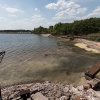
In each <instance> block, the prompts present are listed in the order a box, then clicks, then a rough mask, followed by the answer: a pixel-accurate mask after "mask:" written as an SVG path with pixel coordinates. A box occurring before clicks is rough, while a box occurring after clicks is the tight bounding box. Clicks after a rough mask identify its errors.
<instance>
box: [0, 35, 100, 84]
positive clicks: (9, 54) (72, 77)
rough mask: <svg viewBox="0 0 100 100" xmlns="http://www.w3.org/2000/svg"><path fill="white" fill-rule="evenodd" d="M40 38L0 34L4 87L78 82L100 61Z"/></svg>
mask: <svg viewBox="0 0 100 100" xmlns="http://www.w3.org/2000/svg"><path fill="white" fill-rule="evenodd" d="M57 43H58V40H57V39H55V38H50V37H43V36H40V35H36V34H0V49H1V50H5V51H6V54H5V56H4V59H3V61H2V63H1V64H0V85H1V86H5V85H9V84H13V83H15V84H16V83H18V82H27V81H34V80H49V81H54V82H57V81H61V82H67V81H68V82H75V81H77V80H79V79H81V78H83V77H84V76H83V75H84V72H85V71H86V70H87V68H88V67H91V66H92V65H93V64H95V63H96V62H98V61H99V60H100V54H93V53H91V52H87V51H85V50H82V49H79V48H78V47H74V46H71V45H70V42H66V43H65V42H64V43H62V42H61V44H62V45H60V46H58V45H57Z"/></svg>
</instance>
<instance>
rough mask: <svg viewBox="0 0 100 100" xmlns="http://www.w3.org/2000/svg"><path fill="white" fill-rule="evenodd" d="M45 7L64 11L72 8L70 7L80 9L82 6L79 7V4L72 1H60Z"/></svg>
mask: <svg viewBox="0 0 100 100" xmlns="http://www.w3.org/2000/svg"><path fill="white" fill-rule="evenodd" d="M45 7H46V8H48V9H54V10H56V9H58V10H63V9H66V8H70V7H73V8H79V7H80V5H78V4H76V3H75V2H72V1H68V2H67V1H65V0H58V2H57V3H50V4H48V5H46V6H45Z"/></svg>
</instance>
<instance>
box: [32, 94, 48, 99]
mask: <svg viewBox="0 0 100 100" xmlns="http://www.w3.org/2000/svg"><path fill="white" fill-rule="evenodd" d="M31 98H32V99H33V100H48V98H47V97H45V96H43V94H42V93H40V92H38V93H36V94H32V95H31Z"/></svg>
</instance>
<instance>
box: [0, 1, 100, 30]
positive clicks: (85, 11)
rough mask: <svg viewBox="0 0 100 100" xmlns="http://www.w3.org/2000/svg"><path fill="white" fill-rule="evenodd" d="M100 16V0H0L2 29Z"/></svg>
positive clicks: (33, 26)
mask: <svg viewBox="0 0 100 100" xmlns="http://www.w3.org/2000/svg"><path fill="white" fill-rule="evenodd" d="M90 17H100V0H0V30H3V29H30V30H32V29H34V28H35V27H38V26H44V27H48V26H50V25H54V24H56V23H58V22H64V23H65V22H73V21H74V20H80V19H86V18H90Z"/></svg>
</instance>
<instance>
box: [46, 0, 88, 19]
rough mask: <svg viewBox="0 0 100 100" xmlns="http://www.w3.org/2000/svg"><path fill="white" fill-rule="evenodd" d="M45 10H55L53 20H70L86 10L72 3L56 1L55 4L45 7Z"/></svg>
mask: <svg viewBox="0 0 100 100" xmlns="http://www.w3.org/2000/svg"><path fill="white" fill-rule="evenodd" d="M45 7H46V8H47V9H52V10H57V11H58V12H57V13H56V14H55V16H54V17H53V19H59V20H60V19H67V18H68V19H72V18H76V17H77V16H79V15H81V14H84V13H85V12H86V11H87V8H86V7H84V8H82V7H81V6H80V5H79V4H76V3H75V2H73V1H65V0H58V1H57V3H50V4H48V5H46V6H45Z"/></svg>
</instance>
